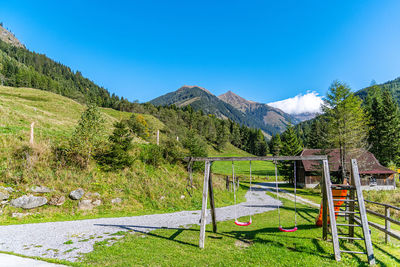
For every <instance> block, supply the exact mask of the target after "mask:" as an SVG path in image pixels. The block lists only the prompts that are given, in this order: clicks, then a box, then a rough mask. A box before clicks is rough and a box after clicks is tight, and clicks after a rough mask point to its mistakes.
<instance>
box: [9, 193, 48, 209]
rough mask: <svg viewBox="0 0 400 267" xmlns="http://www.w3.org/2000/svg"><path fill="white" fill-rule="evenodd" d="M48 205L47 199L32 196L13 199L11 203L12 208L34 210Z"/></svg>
mask: <svg viewBox="0 0 400 267" xmlns="http://www.w3.org/2000/svg"><path fill="white" fill-rule="evenodd" d="M46 203H47V198H45V197H35V196H32V195H23V196H22V197H19V198H17V199H13V200H11V202H10V205H11V206H14V207H17V208H23V209H33V208H37V207H40V206H43V205H45V204H46Z"/></svg>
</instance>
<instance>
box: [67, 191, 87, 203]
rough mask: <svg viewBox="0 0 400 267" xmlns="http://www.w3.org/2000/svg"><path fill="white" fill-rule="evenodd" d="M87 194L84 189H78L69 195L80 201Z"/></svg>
mask: <svg viewBox="0 0 400 267" xmlns="http://www.w3.org/2000/svg"><path fill="white" fill-rule="evenodd" d="M84 194H85V191H84V190H83V189H82V188H78V189H76V190H74V191H72V192H71V193H69V197H70V198H71V199H73V200H79V199H81V198H82V197H83V195H84Z"/></svg>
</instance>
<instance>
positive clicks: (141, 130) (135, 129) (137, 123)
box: [127, 114, 150, 139]
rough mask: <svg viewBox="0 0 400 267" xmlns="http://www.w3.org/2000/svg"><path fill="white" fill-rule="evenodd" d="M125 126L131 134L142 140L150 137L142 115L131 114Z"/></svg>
mask: <svg viewBox="0 0 400 267" xmlns="http://www.w3.org/2000/svg"><path fill="white" fill-rule="evenodd" d="M127 124H128V127H129V128H130V130H131V131H132V133H133V134H135V135H137V136H139V137H141V138H143V139H147V138H149V136H150V131H149V127H148V124H147V121H146V120H145V119H144V117H143V116H142V115H140V114H139V115H135V114H132V116H131V117H130V118H129V120H128V121H127Z"/></svg>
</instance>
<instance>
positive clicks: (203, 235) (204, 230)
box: [199, 161, 210, 248]
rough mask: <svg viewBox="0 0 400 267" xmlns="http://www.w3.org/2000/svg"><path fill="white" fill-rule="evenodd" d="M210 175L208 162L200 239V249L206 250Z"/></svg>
mask: <svg viewBox="0 0 400 267" xmlns="http://www.w3.org/2000/svg"><path fill="white" fill-rule="evenodd" d="M209 175H210V162H209V161H206V162H205V168H204V182H203V200H202V205H201V218H200V239H199V247H200V248H204V242H205V239H206V218H207V193H208V181H209Z"/></svg>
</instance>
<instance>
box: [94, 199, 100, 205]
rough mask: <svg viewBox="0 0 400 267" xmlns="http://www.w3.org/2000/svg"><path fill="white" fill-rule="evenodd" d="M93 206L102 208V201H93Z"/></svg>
mask: <svg viewBox="0 0 400 267" xmlns="http://www.w3.org/2000/svg"><path fill="white" fill-rule="evenodd" d="M92 204H93V205H94V206H100V205H101V200H100V199H97V200H95V201H92Z"/></svg>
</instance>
